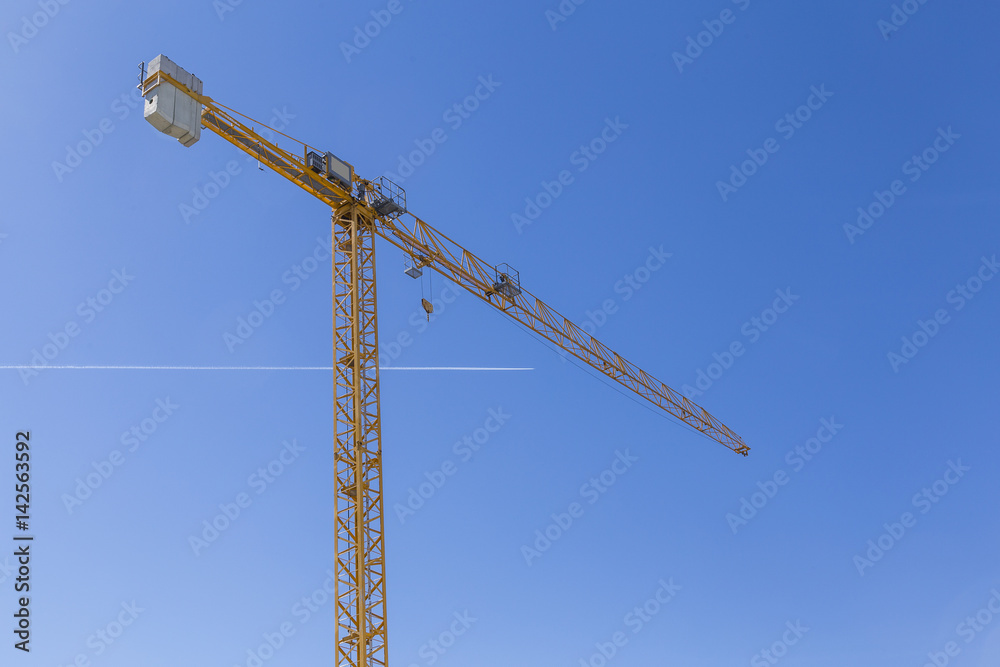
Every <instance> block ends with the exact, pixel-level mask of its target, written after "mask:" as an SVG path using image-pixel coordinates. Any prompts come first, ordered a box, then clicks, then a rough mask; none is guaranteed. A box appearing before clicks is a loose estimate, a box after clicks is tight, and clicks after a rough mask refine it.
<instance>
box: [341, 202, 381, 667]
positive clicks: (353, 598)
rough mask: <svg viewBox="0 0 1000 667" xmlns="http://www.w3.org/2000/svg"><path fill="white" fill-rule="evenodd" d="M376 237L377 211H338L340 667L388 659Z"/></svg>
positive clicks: (376, 664) (374, 665)
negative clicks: (375, 221) (373, 213)
mask: <svg viewBox="0 0 1000 667" xmlns="http://www.w3.org/2000/svg"><path fill="white" fill-rule="evenodd" d="M374 239H375V233H374V222H373V219H372V217H371V213H370V209H364V208H362V207H360V206H358V205H357V204H356V203H354V202H348V203H345V204H343V205H341V206H339V207H338V208H337V209H336V210H335V212H334V215H333V240H334V262H333V330H334V359H336V363H335V364H334V365H335V366H336V372H335V374H334V378H335V379H334V400H335V403H336V405H335V409H334V428H335V431H336V433H335V444H334V447H335V457H334V458H335V463H336V468H337V496H336V498H337V500H336V514H337V592H336V597H337V665H338V667H347V666H348V665H349V666H351V667H384V665H385V664H386V661H387V646H386V609H385V540H384V539H383V536H384V535H385V532H384V520H383V507H382V434H381V422H380V420H379V386H378V380H379V376H378V326H377V320H376V315H375V246H374Z"/></svg>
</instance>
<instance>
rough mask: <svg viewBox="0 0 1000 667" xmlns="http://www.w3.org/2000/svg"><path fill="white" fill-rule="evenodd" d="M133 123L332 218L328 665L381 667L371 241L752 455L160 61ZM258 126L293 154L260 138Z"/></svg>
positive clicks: (472, 259) (511, 285) (402, 198)
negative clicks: (224, 149)
mask: <svg viewBox="0 0 1000 667" xmlns="http://www.w3.org/2000/svg"><path fill="white" fill-rule="evenodd" d="M140 70H141V73H140V75H139V80H140V88H141V90H142V94H143V97H144V98H145V107H144V112H143V115H144V117H145V118H146V120H147V121H149V122H150V123H151V124H152V125H153V126H154V127H156V128H157V129H158V130H160V131H161V132H164V133H166V134H168V135H170V136H172V137H176V138H177V139H178V140H179V141H180V142H181V143H182V144H183V145H185V146H191V145H193V144H194V143H195V142H196V141H198V139H199V138H200V136H201V128H202V127H205V128H207V129H209V130H211V131H212V132H215V133H216V134H218V135H219V136H220V137H222V138H223V139H225V140H226V141H228V142H230V143H231V144H233V145H234V146H236V147H237V148H239V149H240V150H242V151H244V152H245V153H247V154H249V155H251V156H253V157H254V158H256V159H257V160H258V161H259V162H260V163H261V164H263V165H266V166H268V167H270V168H271V169H272V170H273V171H275V172H277V173H278V174H280V175H281V176H284V177H285V178H287V179H288V180H289V181H291V182H292V183H294V184H296V185H297V186H299V187H300V188H302V189H303V190H305V191H306V192H308V193H309V194H311V195H312V196H314V197H316V198H318V199H320V200H322V201H323V202H325V203H326V204H328V205H329V206H330V208H331V209H332V210H333V222H332V226H333V239H334V260H333V318H334V322H333V331H334V360H335V366H336V372H335V376H334V377H335V379H334V399H335V405H334V431H335V433H334V437H335V454H334V459H335V466H336V495H335V498H336V500H335V514H336V522H337V530H336V532H337V538H336V544H337V581H336V587H337V588H336V600H337V665H338V667H347V666H350V667H378V666H384V665H386V663H387V658H388V650H387V644H386V635H387V632H386V627H387V624H386V598H385V526H384V519H383V499H382V442H381V421H380V419H379V367H378V330H377V324H376V317H375V310H376V309H375V302H376V300H375V247H374V241H375V236H376V235H377V236H380V237H382V238H383V239H385V240H386V241H388V242H389V243H391V244H392V245H394V246H396V247H397V248H399V249H400V250H402V251H403V252H404V253H405V254H406V256H407V257H408V259H409V262H410V269H409V270H408V272H409V273H411V275H414V274H417V275H419V271H421V270H422V269H423V267H429V268H431V269H433V270H435V271H437V272H438V273H440V274H441V275H443V276H445V277H446V278H448V279H449V280H451V281H453V282H454V283H456V284H458V285H460V286H462V287H464V288H465V289H466V290H468V291H469V292H472V293H473V294H475V295H476V296H477V297H479V298H480V299H482V300H483V301H485V302H486V303H488V304H490V305H491V306H493V307H494V308H496V309H497V310H499V311H500V312H502V313H504V314H505V315H508V316H509V317H511V318H513V319H514V320H516V321H518V322H520V323H521V324H522V325H524V326H525V327H527V328H529V329H531V330H532V331H534V332H535V333H537V334H538V335H540V336H541V337H542V338H544V339H546V340H548V341H549V342H551V343H552V344H554V345H556V346H558V347H560V348H562V349H563V350H565V351H566V352H568V353H569V354H572V355H573V356H574V357H576V358H578V359H580V360H581V361H583V362H584V363H586V364H588V365H589V366H591V367H593V368H595V369H597V370H599V371H600V372H601V373H603V374H605V375H607V376H608V377H609V378H611V379H612V380H615V381H617V382H619V383H621V384H622V385H623V386H624V387H625V388H627V389H629V390H631V391H633V392H634V393H636V394H638V395H639V396H641V397H642V398H644V399H646V400H647V401H649V402H650V403H652V404H653V405H655V406H657V407H659V408H661V409H662V410H664V411H665V412H666V413H667V414H669V415H670V416H672V417H674V418H676V419H678V420H680V421H681V422H683V423H684V424H687V425H689V426H691V427H693V428H695V429H697V430H699V431H701V432H702V433H704V434H705V435H707V436H708V437H710V438H712V439H713V440H715V441H717V442H719V443H721V444H722V445H724V446H726V447H728V448H729V449H731V450H733V451H734V452H736V453H737V454H742V455H743V456H746V455H747V453H748V452H749V451H750V448H749V447H747V446H746V444H744V442H743V440H742V439H741V438H740V437H739V436H738V435H736V434H735V433H733V432H732V431H731V430H729V428H728V427H726V426H725V425H724V424H722V423H721V422H719V421H718V420H717V419H716V418H715V417H713V416H712V415H710V414H709V413H708V412H707V411H706V410H705V409H704V408H702V407H700V406H698V405H696V404H694V403H692V402H691V401H689V400H688V399H687V398H686V397H684V396H681V395H680V394H678V393H677V392H676V391H674V390H673V389H670V388H669V387H667V385H665V384H663V383H662V382H660V381H659V380H657V379H656V378H654V377H653V376H652V375H650V374H649V373H647V372H645V371H643V370H642V369H640V368H638V367H636V366H635V365H633V364H632V363H630V362H628V361H626V360H625V359H623V358H622V357H621V356H619V355H618V354H617V353H615V352H614V351H612V350H610V349H609V348H607V347H605V346H604V345H603V344H602V343H600V342H599V341H597V340H596V339H595V338H594V337H593V336H590V335H589V334H587V333H585V332H584V331H583V330H582V329H581V328H580V327H578V326H576V325H575V324H573V323H572V322H570V321H569V320H568V319H566V318H565V317H563V316H562V315H560V314H559V313H557V312H556V311H555V310H553V309H552V308H550V307H549V306H547V305H546V304H544V303H543V302H542V301H541V300H540V299H538V298H536V297H535V296H533V295H532V294H530V293H529V292H528V291H527V290H526V289H523V288H522V287H521V284H520V279H519V277H518V274H517V273H516V272H514V271H512V270H510V269H509V267H507V266H506V265H500V266H494V265H492V264H489V263H487V262H485V261H483V260H482V259H480V258H479V257H477V256H476V255H474V254H472V253H471V252H469V251H468V250H466V249H465V248H463V247H462V246H460V245H459V244H457V243H456V242H455V241H453V240H451V239H450V238H448V237H447V236H445V235H444V234H442V233H441V232H439V231H437V230H436V229H434V228H433V227H431V226H430V225H428V224H427V223H426V222H424V221H423V220H421V219H420V218H418V217H416V216H415V215H413V214H412V213H411V212H410V211H409V210H407V208H406V195H405V193H404V192H403V190H402V189H401V188H400V187H398V186H397V185H396V184H394V183H392V182H391V181H389V180H388V179H386V178H384V177H382V178H378V179H375V180H367V179H364V178H360V177H358V176H357V175H356V174H355V173H354V167H353V166H352V165H351V164H349V163H347V162H345V161H343V160H341V159H339V158H337V157H336V156H334V155H333V154H332V153H330V152H325V151H322V150H320V149H317V148H314V147H312V146H309V145H308V144H304V143H302V142H300V141H297V140H295V139H292V138H291V137H288V136H287V135H284V134H282V133H281V132H278V131H277V130H272V129H271V128H267V126H266V125H264V124H263V123H260V122H258V121H255V120H253V119H251V118H249V117H247V116H245V115H243V114H240V113H238V112H236V111H234V110H233V109H230V108H229V107H227V106H224V105H222V104H219V103H218V102H216V101H214V100H213V99H212V98H210V97H207V96H205V95H203V94H202V82H201V80H199V79H198V78H197V77H195V76H194V75H192V74H190V73H188V72H186V71H185V70H183V69H181V68H180V67H178V66H177V65H176V64H175V63H174V62H172V61H171V60H170V59H168V58H166V57H165V56H163V55H159V56H157V57H156V58H154V59H153V60H152V61H150V63H149V67H148V70H147V69H146V67H145V64H143V65H140ZM256 128H267V129H268V130H271V131H272V132H274V135H273V136H275V137H278V136H280V137H282V138H284V139H287V140H288V142H290V143H291V144H293V145H294V150H288V149H286V148H282V147H280V146H279V145H278V141H279V140H278V139H277V138H276V139H275V140H273V141H272V140H269V139H266V138H265V137H263V136H262V135H261V134H260V132H259V131H258V130H257V129H256Z"/></svg>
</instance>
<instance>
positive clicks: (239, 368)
mask: <svg viewBox="0 0 1000 667" xmlns="http://www.w3.org/2000/svg"><path fill="white" fill-rule="evenodd" d="M0 369H7V370H39V371H40V370H48V369H52V370H62V371H332V370H334V369H333V367H332V366H65V365H58V366H0ZM379 370H380V371H533V370H535V369H534V368H512V367H507V366H379Z"/></svg>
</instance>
